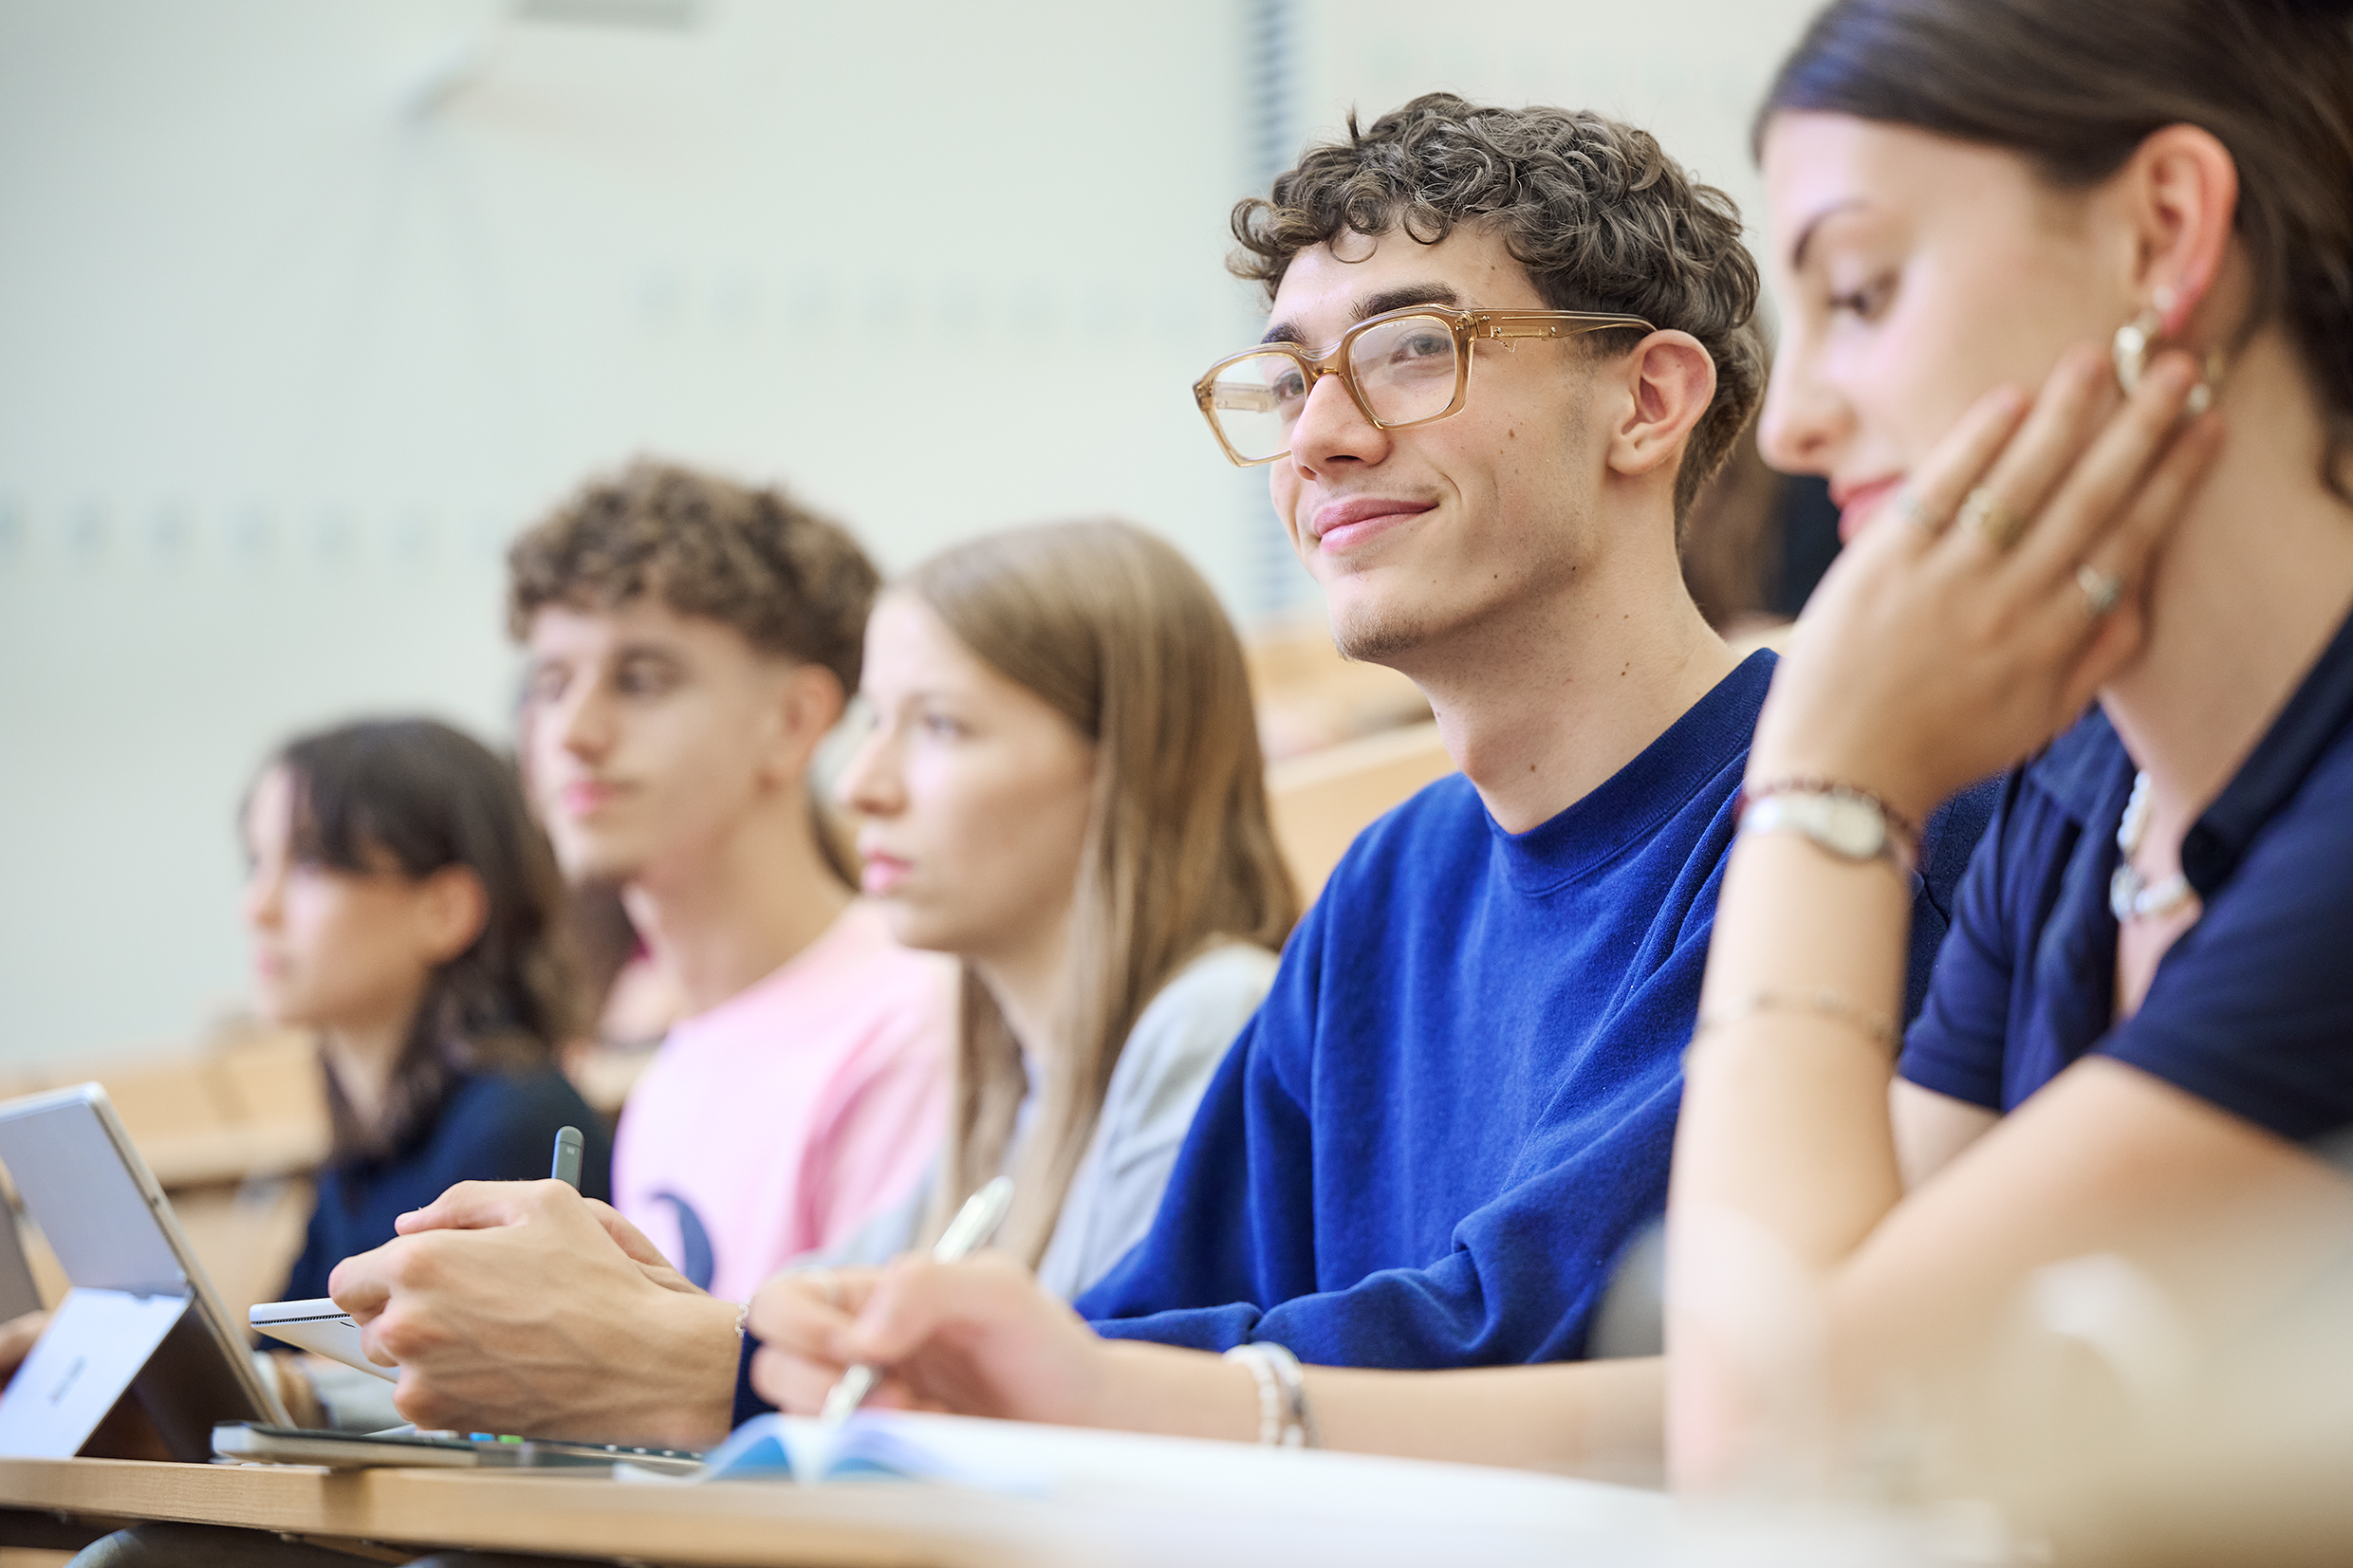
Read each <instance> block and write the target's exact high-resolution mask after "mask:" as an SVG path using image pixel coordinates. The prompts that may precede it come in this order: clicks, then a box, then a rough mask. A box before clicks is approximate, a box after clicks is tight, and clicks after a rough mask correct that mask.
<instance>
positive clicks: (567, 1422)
mask: <svg viewBox="0 0 2353 1568" xmlns="http://www.w3.org/2000/svg"><path fill="white" fill-rule="evenodd" d="M398 1228H399V1229H400V1231H401V1234H400V1235H399V1236H398V1238H396V1239H395V1240H393V1241H390V1242H387V1243H386V1244H385V1245H382V1246H380V1247H378V1248H377V1249H376V1250H374V1251H373V1252H363V1253H361V1254H360V1255H359V1256H358V1257H354V1258H346V1259H345V1260H343V1263H342V1264H338V1265H337V1266H336V1269H335V1273H334V1275H333V1276H332V1278H331V1279H330V1281H329V1291H330V1293H331V1294H332V1295H333V1297H334V1299H335V1301H336V1304H337V1305H339V1306H341V1307H342V1308H343V1310H344V1311H345V1312H348V1313H350V1314H351V1316H352V1318H353V1319H354V1320H355V1321H356V1322H358V1323H359V1324H360V1326H361V1343H362V1344H363V1345H364V1346H365V1348H366V1350H367V1353H368V1355H369V1356H370V1357H372V1358H373V1359H375V1360H377V1361H379V1362H380V1363H382V1364H385V1365H398V1367H399V1368H400V1381H399V1384H398V1388H397V1389H396V1391H395V1393H394V1395H393V1403H394V1405H395V1406H396V1407H397V1408H398V1410H399V1411H400V1413H401V1414H402V1415H404V1416H406V1417H407V1418H408V1419H410V1420H411V1421H414V1422H416V1423H417V1425H418V1426H419V1427H424V1428H429V1429H454V1430H461V1431H489V1432H511V1433H516V1434H519V1435H524V1436H533V1437H567V1438H577V1439H582V1440H587V1441H600V1442H639V1443H656V1444H662V1445H667V1446H672V1447H681V1448H699V1447H704V1446H707V1445H709V1444H712V1443H715V1442H717V1441H718V1440H719V1439H720V1438H721V1437H723V1436H724V1435H725V1434H726V1431H727V1419H728V1413H729V1411H730V1408H731V1404H732V1395H733V1389H734V1377H735V1362H736V1357H737V1354H738V1345H739V1341H738V1340H737V1338H736V1336H735V1333H734V1323H735V1316H736V1309H735V1307H734V1306H733V1305H732V1304H731V1303H729V1302H726V1301H716V1300H713V1298H711V1297H709V1296H706V1295H704V1294H703V1293H702V1292H700V1291H698V1290H696V1289H695V1287H694V1286H692V1285H690V1284H688V1283H687V1282H686V1281H685V1280H684V1279H682V1278H680V1277H679V1276H678V1274H677V1272H676V1270H675V1269H673V1268H671V1267H670V1266H669V1264H667V1262H665V1261H664V1260H663V1259H662V1257H661V1254H660V1253H659V1252H658V1250H657V1249H656V1248H655V1247H654V1246H653V1245H652V1244H650V1243H649V1242H647V1241H646V1240H645V1238H644V1237H643V1236H642V1235H641V1234H639V1232H638V1230H637V1229H636V1228H635V1227H632V1226H630V1225H629V1224H628V1222H626V1221H625V1220H622V1219H621V1217H620V1216H619V1215H618V1214H616V1213H614V1212H613V1210H612V1209H611V1208H607V1207H606V1206H605V1205H603V1204H601V1203H596V1202H593V1201H591V1200H589V1199H585V1198H583V1197H582V1196H581V1195H580V1194H579V1193H578V1192H577V1191H575V1190H573V1189H572V1188H570V1187H569V1186H567V1185H566V1184H565V1183H563V1182H559V1181H539V1182H466V1183H461V1184H460V1185H458V1186H456V1187H454V1188H452V1189H451V1190H449V1191H448V1192H446V1193H444V1194H442V1196H441V1197H440V1198H439V1199H437V1200H435V1202H434V1203H433V1204H432V1205H430V1206H428V1207H427V1208H422V1209H419V1210H417V1212H415V1213H412V1214H407V1215H403V1216H402V1217H401V1220H400V1222H399V1227H398Z"/></svg>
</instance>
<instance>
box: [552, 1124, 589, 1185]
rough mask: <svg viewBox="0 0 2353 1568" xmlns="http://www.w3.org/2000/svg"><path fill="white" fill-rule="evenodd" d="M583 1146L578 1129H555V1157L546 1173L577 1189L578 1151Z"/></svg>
mask: <svg viewBox="0 0 2353 1568" xmlns="http://www.w3.org/2000/svg"><path fill="white" fill-rule="evenodd" d="M582 1147H583V1143H582V1139H581V1135H580V1129H579V1128H577V1127H559V1128H557V1129H556V1159H555V1164H554V1165H553V1166H552V1167H550V1168H549V1170H548V1171H547V1174H549V1175H550V1176H553V1177H554V1178H555V1179H556V1180H558V1181H560V1182H563V1183H564V1184H565V1185H566V1186H567V1187H570V1188H572V1189H573V1190H575V1191H577V1190H579V1188H580V1152H581V1149H582Z"/></svg>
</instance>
